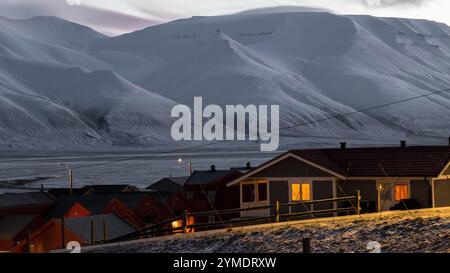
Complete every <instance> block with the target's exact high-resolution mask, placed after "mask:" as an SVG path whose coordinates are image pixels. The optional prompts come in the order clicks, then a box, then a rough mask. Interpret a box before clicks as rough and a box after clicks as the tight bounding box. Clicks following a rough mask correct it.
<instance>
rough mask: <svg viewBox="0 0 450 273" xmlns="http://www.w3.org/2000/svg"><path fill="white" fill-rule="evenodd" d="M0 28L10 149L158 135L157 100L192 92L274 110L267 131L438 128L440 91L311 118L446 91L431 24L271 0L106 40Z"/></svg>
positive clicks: (48, 28)
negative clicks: (275, 122) (276, 117)
mask: <svg viewBox="0 0 450 273" xmlns="http://www.w3.org/2000/svg"><path fill="white" fill-rule="evenodd" d="M0 25H1V26H2V27H1V28H0V61H1V62H0V105H1V108H0V112H1V116H0V131H1V132H2V136H1V137H0V138H1V139H0V142H1V143H4V144H12V145H13V147H14V148H17V147H19V146H20V143H22V144H24V143H33V146H36V145H37V146H49V145H52V143H58V144H59V145H60V146H62V147H67V145H76V146H77V147H79V146H85V147H90V146H92V145H98V144H99V143H101V144H102V145H103V144H104V145H120V144H122V145H124V146H127V143H138V144H140V145H144V146H148V147H151V146H153V145H155V143H161V142H164V141H165V142H167V143H169V142H170V141H171V140H170V137H167V136H168V135H169V132H170V124H171V119H170V114H169V113H170V108H171V106H173V105H174V104H175V103H183V104H192V102H193V97H194V96H203V99H204V102H205V103H215V104H220V105H225V104H278V105H280V110H281V127H287V126H292V125H296V124H307V125H302V126H298V127H295V128H294V129H289V130H284V131H282V135H284V136H290V137H296V136H302V137H304V136H323V137H335V138H337V139H339V138H359V139H371V140H373V141H375V142H377V141H378V142H380V143H384V142H386V141H387V140H391V142H394V141H395V142H397V140H398V139H400V138H402V139H407V140H410V139H411V140H414V141H416V142H426V143H429V142H437V141H440V139H443V138H444V137H445V138H446V137H447V136H448V135H450V129H449V124H450V93H440V94H437V95H434V96H430V97H425V98H421V99H417V100H413V101H408V102H405V103H401V104H395V105H392V106H389V107H384V108H382V109H378V110H373V111H369V112H364V113H357V114H353V115H348V116H344V117H341V118H339V119H333V120H328V121H323V122H314V121H316V120H321V119H326V118H327V117H329V116H331V115H336V114H342V113H348V112H353V111H357V110H359V109H365V108H369V107H373V106H376V105H380V104H386V103H390V102H393V101H398V100H402V99H407V98H410V97H414V96H417V95H421V94H426V93H428V92H431V91H436V90H440V89H444V88H449V87H450V65H449V64H450V28H449V27H448V26H446V25H445V24H441V23H436V22H431V21H425V20H413V19H397V18H376V17H371V16H345V15H335V14H332V13H329V12H326V11H320V10H308V9H306V10H305V9H288V8H273V9H260V10H254V11H249V12H243V13H238V14H232V15H228V16H217V17H192V18H189V19H183V20H177V21H173V22H170V23H167V24H161V25H157V26H152V27H149V28H146V29H143V30H140V31H136V32H133V33H129V34H125V35H121V36H118V37H111V38H109V37H105V36H103V35H101V34H99V33H96V32H94V31H93V30H91V29H89V28H86V27H84V26H80V25H77V24H73V23H70V22H66V21H63V20H60V19H57V18H51V17H38V18H32V19H29V20H10V19H6V18H0ZM43 128H45V129H43ZM49 136H51V138H50V137H49ZM49 139H51V141H48V140H49ZM330 141H332V142H336V141H337V140H336V139H333V140H330ZM282 142H283V141H282ZM44 144H45V145H44Z"/></svg>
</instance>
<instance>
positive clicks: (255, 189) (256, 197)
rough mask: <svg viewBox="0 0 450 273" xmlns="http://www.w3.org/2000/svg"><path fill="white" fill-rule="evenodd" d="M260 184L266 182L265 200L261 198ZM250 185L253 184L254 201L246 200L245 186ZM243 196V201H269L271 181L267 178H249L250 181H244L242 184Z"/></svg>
mask: <svg viewBox="0 0 450 273" xmlns="http://www.w3.org/2000/svg"><path fill="white" fill-rule="evenodd" d="M260 184H265V190H266V193H265V197H266V198H265V199H264V200H260V199H259V197H260V193H259V187H260V186H259V185H260ZM248 185H252V186H253V197H254V198H253V201H245V200H244V187H245V186H248ZM241 198H242V203H247V204H248V203H261V202H268V201H269V182H268V181H267V180H262V179H261V180H260V179H256V180H249V181H244V182H242V184H241Z"/></svg>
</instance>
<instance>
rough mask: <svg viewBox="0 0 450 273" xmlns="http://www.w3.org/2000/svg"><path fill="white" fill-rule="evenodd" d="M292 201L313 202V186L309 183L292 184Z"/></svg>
mask: <svg viewBox="0 0 450 273" xmlns="http://www.w3.org/2000/svg"><path fill="white" fill-rule="evenodd" d="M291 199H292V201H309V200H311V185H310V184H309V183H303V184H297V183H295V184H292V185H291Z"/></svg>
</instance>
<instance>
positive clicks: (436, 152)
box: [290, 146, 450, 177]
mask: <svg viewBox="0 0 450 273" xmlns="http://www.w3.org/2000/svg"><path fill="white" fill-rule="evenodd" d="M290 152H291V153H292V154H294V155H297V156H299V157H301V158H304V159H306V160H309V161H311V162H314V163H316V164H318V165H320V166H323V167H325V168H327V169H329V170H331V171H334V172H336V173H339V174H341V175H343V176H346V177H365V176H366V177H367V176H368V177H385V176H386V177H437V176H439V174H440V173H441V172H442V171H443V169H444V168H445V167H446V166H447V164H448V163H449V162H450V146H410V147H379V148H346V149H321V150H293V151H290Z"/></svg>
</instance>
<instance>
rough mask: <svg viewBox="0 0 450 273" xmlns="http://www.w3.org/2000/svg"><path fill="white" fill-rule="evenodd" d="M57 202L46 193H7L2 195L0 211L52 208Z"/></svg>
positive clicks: (0, 197)
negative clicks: (21, 208) (23, 208)
mask: <svg viewBox="0 0 450 273" xmlns="http://www.w3.org/2000/svg"><path fill="white" fill-rule="evenodd" d="M53 204H55V200H54V199H53V198H52V197H51V196H50V195H49V194H47V193H45V192H26V193H5V194H1V195H0V210H1V209H12V208H20V207H41V206H51V205H53Z"/></svg>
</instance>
